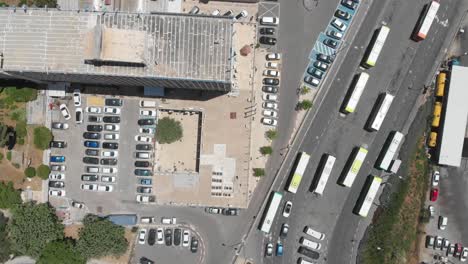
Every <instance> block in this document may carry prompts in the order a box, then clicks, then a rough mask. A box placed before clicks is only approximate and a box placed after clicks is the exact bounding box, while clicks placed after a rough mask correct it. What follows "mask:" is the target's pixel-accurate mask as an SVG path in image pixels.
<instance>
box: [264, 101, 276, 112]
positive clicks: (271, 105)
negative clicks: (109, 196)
mask: <svg viewBox="0 0 468 264" xmlns="http://www.w3.org/2000/svg"><path fill="white" fill-rule="evenodd" d="M263 108H265V109H274V110H277V109H278V104H277V103H273V102H264V103H263Z"/></svg>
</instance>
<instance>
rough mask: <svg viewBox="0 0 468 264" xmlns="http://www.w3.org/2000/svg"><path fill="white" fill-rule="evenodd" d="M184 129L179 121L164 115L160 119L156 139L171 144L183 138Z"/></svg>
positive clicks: (161, 142)
mask: <svg viewBox="0 0 468 264" xmlns="http://www.w3.org/2000/svg"><path fill="white" fill-rule="evenodd" d="M182 135H183V130H182V126H181V125H180V122H179V121H176V120H174V119H172V118H169V117H164V118H162V119H160V120H159V121H158V128H157V129H156V140H157V141H158V142H159V143H160V144H170V143H172V142H175V141H177V140H179V139H181V138H182Z"/></svg>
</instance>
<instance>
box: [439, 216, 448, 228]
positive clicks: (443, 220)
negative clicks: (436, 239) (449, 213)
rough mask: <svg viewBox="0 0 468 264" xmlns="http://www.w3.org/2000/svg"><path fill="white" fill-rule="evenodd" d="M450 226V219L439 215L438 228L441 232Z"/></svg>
mask: <svg viewBox="0 0 468 264" xmlns="http://www.w3.org/2000/svg"><path fill="white" fill-rule="evenodd" d="M447 224H448V217H446V216H442V215H439V222H438V227H439V229H440V230H445V228H446V227H447Z"/></svg>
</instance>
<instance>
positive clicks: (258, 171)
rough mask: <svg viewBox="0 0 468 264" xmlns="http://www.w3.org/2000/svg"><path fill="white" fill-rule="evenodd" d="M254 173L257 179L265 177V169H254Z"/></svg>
mask: <svg viewBox="0 0 468 264" xmlns="http://www.w3.org/2000/svg"><path fill="white" fill-rule="evenodd" d="M253 172H254V176H255V177H262V176H265V169H264V168H254V169H253Z"/></svg>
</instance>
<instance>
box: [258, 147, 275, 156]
mask: <svg viewBox="0 0 468 264" xmlns="http://www.w3.org/2000/svg"><path fill="white" fill-rule="evenodd" d="M260 153H262V155H271V153H273V149H272V148H271V147H270V146H264V147H261V148H260Z"/></svg>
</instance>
